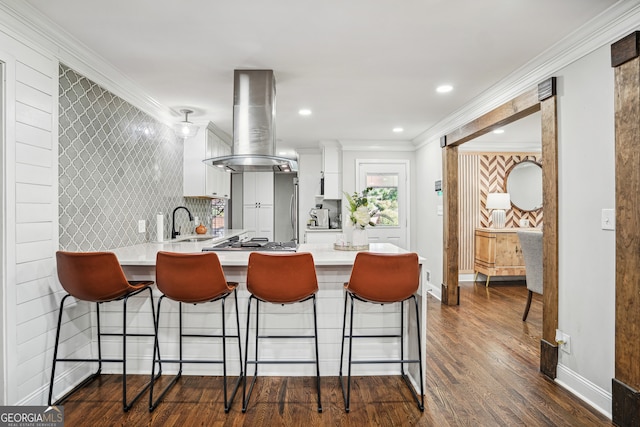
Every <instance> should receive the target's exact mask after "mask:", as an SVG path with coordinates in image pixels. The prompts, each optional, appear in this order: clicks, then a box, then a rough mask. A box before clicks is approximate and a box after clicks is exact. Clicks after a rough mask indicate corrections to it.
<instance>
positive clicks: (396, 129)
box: [393, 127, 404, 133]
mask: <svg viewBox="0 0 640 427" xmlns="http://www.w3.org/2000/svg"><path fill="white" fill-rule="evenodd" d="M393 131H394V132H395V133H400V132H404V128H401V127H397V128H393Z"/></svg>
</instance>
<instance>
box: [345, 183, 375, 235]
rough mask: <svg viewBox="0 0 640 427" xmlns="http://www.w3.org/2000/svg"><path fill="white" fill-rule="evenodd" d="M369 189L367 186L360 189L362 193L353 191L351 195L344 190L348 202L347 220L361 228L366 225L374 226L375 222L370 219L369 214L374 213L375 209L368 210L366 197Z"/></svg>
mask: <svg viewBox="0 0 640 427" xmlns="http://www.w3.org/2000/svg"><path fill="white" fill-rule="evenodd" d="M371 190H372V188H371V187H367V188H365V189H364V190H363V191H362V194H359V193H358V192H354V193H353V194H352V195H350V194H349V193H347V192H344V195H345V196H346V198H347V201H348V202H349V220H350V221H351V223H352V224H354V225H356V226H358V227H360V228H361V229H364V228H365V227H366V226H367V225H370V226H372V227H373V226H375V223H374V222H373V221H371V216H372V215H373V214H374V213H375V210H373V211H370V210H369V199H368V198H367V195H368V194H369V191H371Z"/></svg>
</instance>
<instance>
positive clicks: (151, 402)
mask: <svg viewBox="0 0 640 427" xmlns="http://www.w3.org/2000/svg"><path fill="white" fill-rule="evenodd" d="M163 299H164V295H162V296H161V297H160V298H159V299H158V314H157V317H156V324H157V325H158V328H159V325H160V308H161V305H162V300H163ZM179 304H181V303H179ZM178 318H179V326H178V329H179V347H180V368H179V370H178V373H177V374H176V375H175V376H174V377H173V378H172V379H171V381H170V382H169V384H167V385H166V386H165V388H164V389H163V390H162V392H160V396H158V398H157V399H156V400H155V401H154V400H153V391H154V384H155V380H156V379H158V378H159V377H160V373H158V375H154V374H155V364H156V362H157V363H158V366H159V367H160V369H161V367H162V360H161V358H160V345H159V343H158V345H157V347H156V349H154V360H153V365H152V367H151V377H152V380H151V387H150V391H149V412H153V410H154V409H155V408H156V407H157V406H158V404H159V403H160V401H161V400H162V399H163V398H164V396H165V395H166V394H167V393H168V392H169V390H170V389H171V387H173V385H174V384H175V383H176V382H177V381H178V379H180V377H181V376H182V306H181V305H179V309H178ZM156 341H158V334H157V333H156ZM156 352H157V358H156V356H155V354H156Z"/></svg>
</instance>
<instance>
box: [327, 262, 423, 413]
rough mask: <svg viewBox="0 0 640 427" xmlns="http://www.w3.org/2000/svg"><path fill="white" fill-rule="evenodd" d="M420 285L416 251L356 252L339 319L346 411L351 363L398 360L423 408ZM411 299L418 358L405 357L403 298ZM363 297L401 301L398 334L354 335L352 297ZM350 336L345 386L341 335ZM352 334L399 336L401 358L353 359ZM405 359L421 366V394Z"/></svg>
mask: <svg viewBox="0 0 640 427" xmlns="http://www.w3.org/2000/svg"><path fill="white" fill-rule="evenodd" d="M419 285H420V266H419V265H418V255H417V254H415V253H408V254H399V255H396V254H374V253H370V252H359V253H358V254H357V255H356V260H355V262H354V264H353V270H352V271H351V277H350V278H349V282H348V283H345V295H344V318H343V321H342V349H341V351H340V373H339V376H340V386H341V388H342V396H343V397H344V405H345V411H346V412H349V403H350V398H351V365H353V364H365V363H374V364H375V363H398V364H400V372H401V375H402V378H403V379H404V381H405V382H406V383H407V386H408V387H409V390H410V391H411V393H412V394H413V397H414V399H415V400H416V402H417V404H418V408H419V409H420V410H421V411H424V386H423V378H422V346H421V343H420V317H419V311H418V300H417V299H416V297H415V295H414V294H415V292H416V291H417V290H418V286H419ZM347 298H349V299H350V300H351V316H350V320H349V335H345V331H346V322H347ZM409 299H413V302H414V304H415V308H416V323H417V324H416V329H417V331H418V333H417V339H418V360H414V359H405V358H404V340H403V335H402V334H403V332H404V302H405V301H406V300H409ZM355 300H358V301H362V302H366V303H374V304H391V303H400V334H399V335H353V312H354V301H355ZM345 338H349V362H348V363H349V366H348V373H347V390H346V392H345V389H344V381H343V379H342V361H343V359H344V339H345ZM354 338H399V339H400V359H382V360H352V357H351V355H352V348H353V339H354ZM406 363H417V364H418V366H419V367H420V398H418V395H417V393H416V391H415V390H414V388H413V386H412V385H411V383H410V381H409V377H408V376H407V375H406V374H405V371H404V365H405V364H406Z"/></svg>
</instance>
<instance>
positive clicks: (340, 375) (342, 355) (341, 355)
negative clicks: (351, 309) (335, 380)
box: [338, 291, 347, 383]
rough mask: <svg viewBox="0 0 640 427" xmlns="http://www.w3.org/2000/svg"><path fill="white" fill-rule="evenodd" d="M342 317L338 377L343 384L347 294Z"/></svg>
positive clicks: (345, 294)
mask: <svg viewBox="0 0 640 427" xmlns="http://www.w3.org/2000/svg"><path fill="white" fill-rule="evenodd" d="M343 313H344V314H343V317H342V347H340V370H339V371H338V374H339V375H338V376H339V377H340V382H341V383H342V360H343V359H344V334H345V331H346V327H347V292H346V291H345V293H344V310H343Z"/></svg>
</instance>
